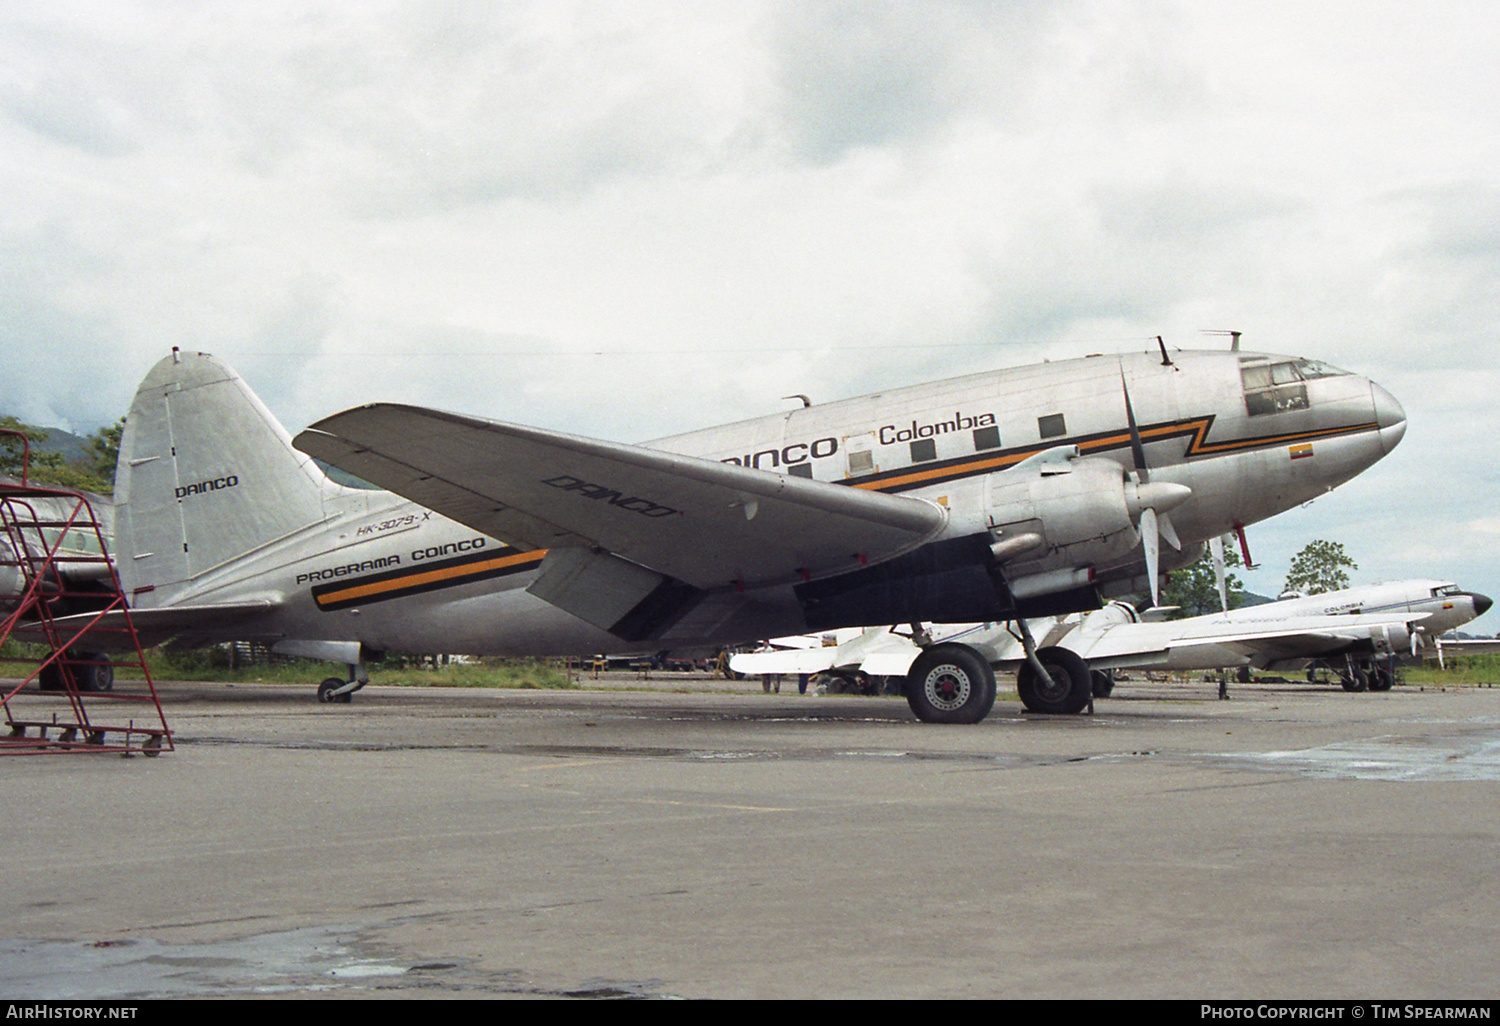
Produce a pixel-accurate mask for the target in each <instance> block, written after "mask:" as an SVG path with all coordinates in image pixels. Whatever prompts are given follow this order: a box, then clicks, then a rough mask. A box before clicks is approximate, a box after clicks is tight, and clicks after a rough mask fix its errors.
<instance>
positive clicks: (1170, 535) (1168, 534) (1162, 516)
mask: <svg viewBox="0 0 1500 1026" xmlns="http://www.w3.org/2000/svg"><path fill="white" fill-rule="evenodd" d="M1157 528H1158V529H1159V530H1160V531H1161V536H1162V537H1163V538H1165V539H1166V540H1167V544H1168V545H1170V546H1172V548H1174V549H1176V550H1177V551H1178V552H1181V551H1182V539H1181V538H1179V537H1177V528H1175V527H1173V526H1172V517H1171V515H1170V514H1168V513H1167V511H1166V510H1162V512H1161V513H1159V514H1157Z"/></svg>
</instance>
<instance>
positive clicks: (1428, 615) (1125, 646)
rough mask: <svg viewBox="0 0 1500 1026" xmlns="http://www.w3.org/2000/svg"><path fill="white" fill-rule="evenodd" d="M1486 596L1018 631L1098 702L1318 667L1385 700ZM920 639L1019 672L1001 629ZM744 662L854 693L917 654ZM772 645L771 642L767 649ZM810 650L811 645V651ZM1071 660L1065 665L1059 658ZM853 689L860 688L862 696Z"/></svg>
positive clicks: (1112, 618) (1419, 597) (907, 646)
mask: <svg viewBox="0 0 1500 1026" xmlns="http://www.w3.org/2000/svg"><path fill="white" fill-rule="evenodd" d="M1491 605H1492V602H1491V600H1490V599H1489V597H1488V596H1485V595H1480V594H1478V593H1476V592H1471V591H1462V590H1460V589H1459V588H1458V586H1457V585H1455V584H1454V583H1452V582H1451V581H1436V580H1427V579H1421V580H1411V581H1391V582H1387V583H1385V584H1372V585H1365V586H1363V587H1359V588H1348V589H1345V590H1343V591H1335V592H1328V593H1326V594H1322V595H1310V596H1298V597H1295V598H1286V599H1282V600H1281V601H1279V602H1267V603H1264V604H1262V605H1256V606H1246V607H1244V608H1241V609H1233V610H1230V611H1228V612H1223V613H1210V614H1208V615H1206V616H1193V617H1188V618H1186V619H1182V620H1163V619H1159V618H1153V617H1152V615H1151V613H1154V612H1159V610H1152V611H1151V612H1148V613H1147V614H1145V615H1142V614H1140V613H1138V612H1137V611H1136V610H1135V608H1134V607H1133V606H1131V605H1129V604H1128V603H1125V602H1119V601H1113V602H1108V603H1106V604H1105V606H1104V607H1103V608H1102V609H1098V610H1095V611H1093V612H1091V613H1087V614H1076V613H1075V614H1069V615H1068V616H1062V617H1043V618H1040V619H1037V620H1033V621H1032V622H1031V623H1030V624H1029V625H1028V626H1029V627H1030V629H1031V631H1032V633H1033V635H1034V636H1036V637H1037V638H1038V639H1039V641H1038V643H1039V644H1040V645H1041V646H1042V648H1043V651H1045V652H1047V653H1048V655H1047V656H1044V661H1046V660H1049V659H1050V660H1051V661H1053V662H1057V661H1058V659H1059V658H1064V659H1068V657H1066V656H1059V654H1058V653H1061V652H1069V653H1072V657H1073V658H1074V659H1077V660H1082V662H1083V663H1084V664H1085V666H1086V667H1087V669H1088V670H1089V672H1090V673H1091V674H1092V677H1093V686H1094V696H1095V697H1097V698H1102V697H1108V695H1109V694H1110V691H1111V690H1112V689H1113V686H1114V684H1113V676H1112V672H1111V671H1114V670H1124V669H1140V670H1210V669H1221V668H1225V667H1243V668H1246V669H1250V668H1254V669H1259V670H1280V669H1298V670H1300V669H1303V668H1305V667H1307V666H1310V665H1313V664H1323V665H1327V666H1328V667H1329V668H1330V669H1332V670H1333V672H1334V673H1335V674H1336V675H1337V676H1338V677H1339V680H1340V682H1341V683H1342V684H1343V686H1344V688H1345V690H1348V691H1366V690H1369V691H1387V690H1389V689H1390V687H1391V685H1392V683H1394V676H1393V674H1392V671H1391V667H1390V665H1389V663H1390V659H1391V657H1394V656H1398V655H1401V654H1402V653H1403V652H1405V651H1407V650H1408V649H1409V650H1410V651H1411V653H1412V655H1417V654H1418V653H1419V652H1421V651H1422V650H1423V649H1425V648H1428V647H1429V646H1437V645H1438V644H1439V642H1438V640H1437V638H1438V636H1439V635H1441V634H1442V633H1443V632H1445V631H1450V630H1452V629H1454V628H1455V627H1459V626H1461V625H1463V624H1466V623H1468V622H1469V621H1470V620H1473V619H1474V618H1475V617H1478V616H1483V615H1484V613H1485V612H1486V611H1488V610H1489V608H1490V606H1491ZM929 634H930V635H931V636H932V637H934V638H940V639H941V641H943V642H945V643H947V642H961V643H963V644H965V645H968V646H970V647H971V648H974V649H976V650H977V651H979V652H980V653H982V654H983V656H984V657H985V659H986V661H988V662H989V663H990V664H991V665H992V666H999V667H1004V668H1006V669H1015V670H1017V671H1018V680H1017V683H1018V684H1019V683H1020V678H1021V676H1024V675H1025V674H1026V673H1027V670H1028V666H1027V662H1026V656H1025V652H1024V650H1023V647H1022V645H1021V642H1020V640H1019V638H1018V637H1017V636H1016V633H1015V632H1014V631H1013V630H1012V629H1010V628H1008V627H1007V626H1005V625H996V624H957V625H943V626H940V625H933V626H932V627H931V628H929ZM785 640H786V641H788V642H791V643H792V644H793V645H795V646H796V647H782V648H778V649H776V650H769V651H762V652H751V653H743V654H740V655H736V656H734V657H733V658H732V659H731V660H730V663H729V665H730V668H731V669H732V670H735V671H736V672H739V673H746V674H794V673H795V674H812V673H825V672H826V673H831V674H833V675H834V676H837V677H842V678H845V679H846V680H848V681H850V682H851V683H855V684H856V685H857V683H858V682H859V681H860V680H861V679H862V678H863V679H867V678H868V677H872V676H904V675H905V674H906V673H908V672H909V670H910V668H911V664H912V663H913V662H915V661H916V659H917V657H918V656H919V655H920V654H921V650H920V649H919V648H918V647H917V645H916V644H915V643H914V642H913V640H912V639H911V638H910V637H909V636H907V635H904V634H900V633H897V632H896V631H894V630H892V629H890V628H884V629H879V630H876V629H866V630H865V631H863V632H862V633H860V634H857V635H853V636H850V637H848V638H847V640H845V641H843V642H841V643H840V644H838V645H824V646H819V647H811V646H810V645H809V644H808V643H807V642H806V641H804V639H802V638H793V639H785ZM772 644H773V645H776V644H778V643H777V642H772ZM814 644H815V643H814ZM1068 661H1069V662H1072V661H1073V660H1072V659H1068ZM861 690H867V688H865V689H861Z"/></svg>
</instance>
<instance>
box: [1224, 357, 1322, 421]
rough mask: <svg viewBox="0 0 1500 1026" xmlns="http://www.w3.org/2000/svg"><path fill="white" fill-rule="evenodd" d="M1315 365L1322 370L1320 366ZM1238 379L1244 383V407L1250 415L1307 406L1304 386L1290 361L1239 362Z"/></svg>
mask: <svg viewBox="0 0 1500 1026" xmlns="http://www.w3.org/2000/svg"><path fill="white" fill-rule="evenodd" d="M1316 367H1317V370H1319V371H1321V370H1322V367H1321V365H1316ZM1309 369H1313V367H1312V366H1310V368H1309ZM1320 376H1327V375H1323V374H1320ZM1240 379H1241V380H1242V381H1243V382H1244V385H1245V410H1246V412H1247V413H1249V414H1250V416H1252V417H1259V416H1263V415H1264V414H1267V413H1285V412H1286V411H1288V410H1305V409H1307V385H1306V384H1305V383H1304V382H1303V380H1302V374H1301V373H1300V371H1299V368H1298V366H1297V364H1296V363H1294V362H1292V361H1287V362H1285V363H1246V364H1242V365H1241V366H1240Z"/></svg>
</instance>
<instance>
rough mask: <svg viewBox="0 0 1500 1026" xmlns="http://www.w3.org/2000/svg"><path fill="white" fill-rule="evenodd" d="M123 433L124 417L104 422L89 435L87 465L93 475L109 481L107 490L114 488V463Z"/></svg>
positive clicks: (117, 457)
mask: <svg viewBox="0 0 1500 1026" xmlns="http://www.w3.org/2000/svg"><path fill="white" fill-rule="evenodd" d="M124 434H125V418H124V417H121V418H120V420H119V422H118V423H115V424H106V425H105V426H104V427H102V428H100V429H99V430H98V431H95V432H94V433H93V434H91V435H89V458H90V460H91V461H92V464H93V465H92V466H91V467H89V470H91V471H92V472H93V474H94V476H95V477H97V478H98V479H99V480H101V481H108V482H109V489H108V490H109V491H113V490H114V484H115V463H116V462H118V461H119V459H120V438H121V437H122V436H123V435H124Z"/></svg>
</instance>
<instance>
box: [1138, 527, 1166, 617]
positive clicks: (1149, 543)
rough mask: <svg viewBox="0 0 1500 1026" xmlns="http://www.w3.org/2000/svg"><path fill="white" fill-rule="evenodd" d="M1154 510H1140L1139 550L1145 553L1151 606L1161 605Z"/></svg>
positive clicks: (1159, 539) (1159, 559) (1158, 542)
mask: <svg viewBox="0 0 1500 1026" xmlns="http://www.w3.org/2000/svg"><path fill="white" fill-rule="evenodd" d="M1158 519H1159V518H1158V517H1157V515H1156V510H1154V509H1152V508H1151V507H1149V506H1148V507H1146V508H1145V509H1143V510H1141V526H1140V532H1141V548H1142V549H1144V550H1145V553H1146V579H1147V580H1148V581H1149V582H1150V583H1151V604H1152V605H1153V606H1159V605H1161V527H1160V525H1159V523H1158Z"/></svg>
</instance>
